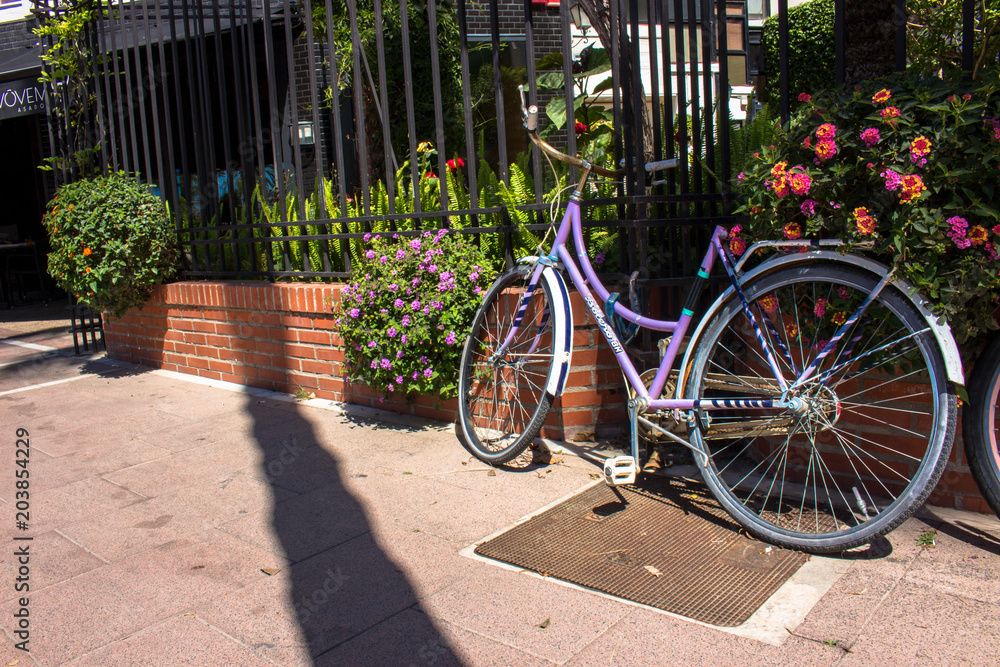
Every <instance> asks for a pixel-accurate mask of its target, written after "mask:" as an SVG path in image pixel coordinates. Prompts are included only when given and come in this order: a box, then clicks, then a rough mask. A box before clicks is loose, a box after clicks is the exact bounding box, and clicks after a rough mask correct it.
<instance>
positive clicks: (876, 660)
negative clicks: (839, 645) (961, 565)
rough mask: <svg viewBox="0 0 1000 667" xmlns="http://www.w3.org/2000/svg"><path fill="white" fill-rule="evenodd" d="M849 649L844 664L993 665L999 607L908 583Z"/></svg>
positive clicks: (999, 647)
mask: <svg viewBox="0 0 1000 667" xmlns="http://www.w3.org/2000/svg"><path fill="white" fill-rule="evenodd" d="M848 648H849V649H850V653H849V654H848V655H846V656H845V657H844V659H843V661H842V663H841V664H843V665H931V664H937V665H957V664H977V665H995V664H998V663H1000V607H998V606H997V605H994V604H987V603H984V602H979V601H978V600H973V599H970V598H966V597H963V596H960V595H952V594H948V593H942V592H941V591H940V590H938V589H936V588H925V587H922V586H917V585H913V584H909V583H904V584H901V585H900V586H898V587H897V588H896V589H895V590H894V591H893V592H892V593H891V594H890V595H889V597H888V598H887V599H886V601H885V602H884V603H883V605H882V608H881V609H880V612H879V614H878V615H877V617H875V618H873V619H872V621H871V622H870V623H869V624H868V625H867V626H866V627H865V629H864V631H863V632H862V633H861V635H860V636H859V638H858V640H857V641H856V642H854V643H853V644H852V645H850V646H849V647H848Z"/></svg>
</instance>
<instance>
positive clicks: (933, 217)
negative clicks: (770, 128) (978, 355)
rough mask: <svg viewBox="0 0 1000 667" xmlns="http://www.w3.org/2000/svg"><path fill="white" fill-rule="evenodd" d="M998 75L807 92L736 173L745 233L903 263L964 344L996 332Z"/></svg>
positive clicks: (744, 236) (737, 245)
mask: <svg viewBox="0 0 1000 667" xmlns="http://www.w3.org/2000/svg"><path fill="white" fill-rule="evenodd" d="M998 170H1000V79H997V78H996V77H992V78H990V79H989V80H983V81H980V82H967V81H951V82H948V81H943V80H941V79H914V78H913V77H907V76H905V75H897V76H894V77H891V78H889V79H885V80H881V81H872V82H866V83H865V84H863V85H861V86H858V87H856V88H855V89H853V90H850V91H842V92H835V93H825V94H818V95H816V96H815V97H809V96H804V97H803V107H802V108H801V109H800V111H799V113H798V114H797V115H796V116H795V117H794V118H793V119H792V121H791V123H790V126H789V128H788V129H787V131H783V132H781V133H779V135H778V136H777V137H776V138H775V140H774V143H773V144H771V145H769V146H768V147H767V148H764V149H762V150H761V151H760V152H758V153H756V154H755V157H754V159H753V160H752V161H751V164H750V165H749V166H748V167H747V168H746V169H745V170H744V172H743V173H741V174H740V176H739V177H738V179H739V181H740V183H741V185H742V188H743V190H744V192H745V193H746V195H747V197H746V200H745V205H744V206H743V207H742V209H741V210H740V212H743V213H749V214H750V215H751V216H752V217H751V222H750V223H749V224H748V226H747V229H745V230H742V229H738V230H736V232H737V233H735V234H733V235H732V241H731V247H732V249H733V250H734V252H737V253H740V252H742V250H743V249H744V248H745V247H746V244H747V242H748V241H749V242H752V241H754V240H757V239H769V238H783V237H784V238H799V237H804V238H840V239H843V240H845V241H847V242H848V243H849V244H850V246H851V247H852V248H853V249H854V250H857V251H867V252H870V253H872V254H873V255H874V256H875V257H876V258H877V259H879V260H881V261H883V262H886V263H889V264H891V265H893V266H895V267H896V268H897V270H898V274H897V275H899V276H900V277H902V278H905V279H906V280H908V281H909V282H911V283H912V284H913V285H914V286H915V287H916V288H918V289H919V290H921V291H922V292H923V293H924V294H925V295H927V296H928V297H929V298H930V300H931V302H932V303H933V304H934V305H935V309H936V312H937V313H938V314H939V315H941V316H944V317H945V318H946V319H947V321H948V322H949V323H950V324H951V327H952V330H953V332H954V333H955V336H956V339H957V340H958V341H959V342H960V343H961V342H974V340H975V339H976V338H977V337H979V336H981V335H982V334H983V333H984V329H987V328H988V329H995V328H997V324H996V319H995V317H994V309H995V308H996V303H997V297H998V295H1000V274H998V272H997V265H998V261H1000V249H998V246H1000V209H998V207H997V206H996V204H995V201H996V196H997V194H998V192H997V180H998V179H997V177H998V175H1000V173H998Z"/></svg>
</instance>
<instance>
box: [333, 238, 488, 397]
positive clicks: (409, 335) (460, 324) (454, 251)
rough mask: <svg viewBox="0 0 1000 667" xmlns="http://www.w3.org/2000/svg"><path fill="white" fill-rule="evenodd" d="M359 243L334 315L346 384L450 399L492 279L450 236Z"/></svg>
mask: <svg viewBox="0 0 1000 667" xmlns="http://www.w3.org/2000/svg"><path fill="white" fill-rule="evenodd" d="M365 242H366V243H370V245H369V248H368V250H366V251H365V253H364V255H363V258H362V260H361V263H360V264H359V265H357V266H356V267H355V268H354V275H355V278H354V280H353V281H352V282H351V283H349V284H348V285H347V286H346V287H345V288H344V289H343V291H342V292H341V299H340V304H339V305H338V307H337V315H338V317H337V320H336V324H337V328H338V330H339V332H340V335H341V337H342V338H343V339H344V348H345V357H346V358H345V361H344V366H345V368H346V371H347V375H348V377H349V378H350V379H352V380H356V381H359V382H364V383H365V384H366V385H368V386H369V387H370V388H372V389H373V390H375V391H379V392H383V393H392V392H394V391H395V392H400V393H403V394H410V393H420V394H431V395H438V396H440V397H441V398H450V397H451V396H454V395H455V394H456V386H457V381H458V366H459V360H460V358H461V355H462V345H463V344H464V343H465V338H466V336H467V335H468V332H469V327H470V325H471V324H472V318H473V316H474V315H475V313H476V309H477V308H478V307H479V302H480V300H481V297H482V295H483V294H485V293H486V289H487V288H488V287H489V285H490V284H491V283H492V282H493V280H494V278H495V277H496V274H495V272H494V271H493V270H492V269H491V268H489V265H488V263H487V262H486V259H485V258H484V257H483V255H482V253H481V252H480V250H479V248H478V247H477V246H476V244H475V243H474V241H473V239H472V237H470V236H464V235H462V234H458V233H455V230H452V231H449V230H447V229H441V230H438V231H437V232H430V231H425V232H423V234H421V235H420V236H405V237H404V236H400V235H398V234H391V235H390V234H374V235H371V234H366V235H365Z"/></svg>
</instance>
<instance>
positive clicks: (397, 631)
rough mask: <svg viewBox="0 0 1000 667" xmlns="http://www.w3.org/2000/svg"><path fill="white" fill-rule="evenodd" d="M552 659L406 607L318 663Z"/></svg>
mask: <svg viewBox="0 0 1000 667" xmlns="http://www.w3.org/2000/svg"><path fill="white" fill-rule="evenodd" d="M553 664H554V663H552V662H551V661H549V660H544V659H542V658H539V657H537V656H533V655H530V654H528V653H525V652H524V651H520V650H518V649H516V648H514V647H512V646H506V645H504V644H498V643H496V642H494V641H491V640H489V639H487V638H485V637H482V636H480V635H477V634H475V633H473V632H468V631H466V630H463V629H462V628H459V627H457V626H454V625H452V624H450V623H445V622H443V621H441V620H440V619H432V618H429V617H428V616H427V615H426V614H424V613H423V612H421V611H419V610H417V609H406V610H404V611H402V612H400V613H399V614H397V615H395V616H393V617H392V618H390V619H388V620H386V621H385V622H384V623H380V624H379V625H377V626H376V627H374V628H372V629H371V630H369V631H367V632H365V633H363V634H361V635H359V636H357V637H355V638H353V639H351V640H350V641H348V642H346V643H344V644H341V645H340V646H338V647H337V648H335V649H333V650H331V651H328V652H327V653H324V654H323V655H322V656H320V658H319V659H317V660H316V667H339V666H340V665H356V666H358V667H368V666H370V667H381V666H383V665H433V666H434V667H446V666H451V665H482V666H488V665H496V666H498V667H499V666H507V665H518V667H536V666H537V667H542V666H548V667H551V665H553Z"/></svg>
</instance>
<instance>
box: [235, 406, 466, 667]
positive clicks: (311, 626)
mask: <svg viewBox="0 0 1000 667" xmlns="http://www.w3.org/2000/svg"><path fill="white" fill-rule="evenodd" d="M267 403H272V402H270V401H268V402H266V403H265V401H261V400H259V399H257V398H256V397H253V396H248V397H247V398H246V404H245V411H246V413H247V414H249V415H250V416H251V417H252V418H253V438H254V440H255V441H256V445H257V446H258V447H259V449H260V452H261V454H262V456H261V460H262V462H263V463H262V468H263V470H262V472H263V474H264V478H265V479H266V481H267V482H268V484H269V485H270V487H271V492H272V494H273V497H274V505H273V507H274V510H273V516H272V526H273V532H274V535H275V536H276V537H277V540H278V542H279V546H280V548H281V550H282V551H283V552H284V554H285V556H286V558H287V560H288V562H289V564H290V570H291V574H290V578H291V592H290V595H291V600H290V602H291V605H292V607H293V608H294V610H295V621H296V622H297V624H298V626H299V629H300V630H301V633H300V636H301V637H302V638H304V640H305V642H306V644H307V648H308V654H309V658H310V660H311V663H309V664H355V665H361V664H371V665H388V664H417V665H419V664H433V665H443V664H459V662H460V661H459V660H458V658H457V657H456V656H455V653H454V652H453V651H452V649H451V648H450V647H449V646H448V644H447V642H446V641H445V639H444V638H443V637H442V636H441V635H440V633H439V632H438V630H437V629H436V628H435V626H434V624H433V623H432V622H431V620H430V619H429V618H428V617H427V616H426V615H425V614H424V613H423V612H422V610H421V608H420V604H419V602H418V600H417V597H416V594H415V592H414V589H413V586H412V585H411V583H410V581H409V580H408V578H407V576H406V574H405V573H404V572H402V571H401V570H400V568H399V566H398V565H397V564H396V563H395V562H394V561H393V559H392V558H391V557H389V556H388V555H387V554H386V553H385V552H384V551H383V549H382V547H381V546H380V544H379V542H378V540H377V539H376V537H375V536H374V535H373V532H372V526H371V525H370V520H369V517H368V516H367V514H366V511H365V509H364V508H363V507H362V505H361V504H360V502H359V501H358V500H357V499H356V498H355V497H354V496H353V495H352V494H351V492H350V491H349V490H348V489H347V488H345V486H344V483H343V479H342V476H341V472H340V470H339V466H338V461H337V459H336V458H335V456H334V455H332V454H331V453H330V452H329V451H328V450H329V447H328V446H326V447H325V446H324V443H322V442H321V441H320V438H319V436H318V435H317V433H316V432H315V430H314V427H313V425H312V424H311V423H310V422H309V421H308V420H307V419H305V417H304V416H303V415H302V414H301V413H300V410H301V408H299V407H298V406H296V405H294V404H284V405H282V406H280V407H278V408H275V407H271V406H270V405H267ZM296 494H297V495H296ZM387 628H391V633H390V636H385V635H386V634H387ZM262 648H264V649H265V650H266V648H267V647H262Z"/></svg>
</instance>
